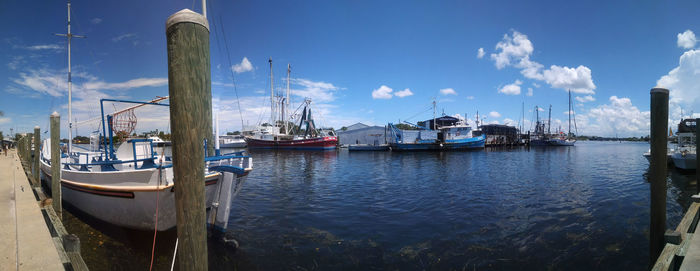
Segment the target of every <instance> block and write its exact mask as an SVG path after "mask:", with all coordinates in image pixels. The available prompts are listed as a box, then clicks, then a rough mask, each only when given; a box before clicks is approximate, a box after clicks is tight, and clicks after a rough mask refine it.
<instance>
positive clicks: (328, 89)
mask: <svg viewBox="0 0 700 271" xmlns="http://www.w3.org/2000/svg"><path fill="white" fill-rule="evenodd" d="M291 83H292V84H294V85H297V86H301V87H303V88H302V89H292V90H291V92H292V94H293V95H296V96H299V97H302V98H311V99H312V100H313V101H314V102H331V101H333V100H335V92H336V91H338V90H340V88H339V87H337V86H334V85H333V84H331V83H326V82H323V81H311V80H309V79H303V78H292V79H291Z"/></svg>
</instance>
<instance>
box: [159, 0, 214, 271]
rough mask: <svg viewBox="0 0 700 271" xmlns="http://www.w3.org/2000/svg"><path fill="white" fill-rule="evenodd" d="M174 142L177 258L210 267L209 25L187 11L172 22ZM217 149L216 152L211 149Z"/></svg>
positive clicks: (185, 265) (189, 265) (192, 266)
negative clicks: (206, 181) (206, 168)
mask: <svg viewBox="0 0 700 271" xmlns="http://www.w3.org/2000/svg"><path fill="white" fill-rule="evenodd" d="M166 37H167V48H168V90H169V94H170V123H171V127H172V138H171V140H172V142H173V172H174V177H175V208H176V214H177V237H178V240H179V245H178V255H177V257H176V259H177V262H178V267H179V269H180V270H207V268H208V264H207V231H206V211H205V208H206V206H205V200H206V199H205V194H204V139H205V138H209V140H208V143H209V144H207V145H208V147H209V148H211V146H213V144H212V143H213V141H212V140H211V137H212V129H211V127H212V125H211V120H212V114H211V73H210V69H211V67H210V66H211V64H210V62H209V61H210V60H209V59H210V57H209V24H208V22H207V20H206V18H204V17H203V16H202V15H200V14H197V13H195V12H192V11H191V10H188V9H184V10H181V11H178V12H177V13H175V14H173V15H171V16H170V17H169V18H168V20H167V21H166ZM210 153H212V152H210Z"/></svg>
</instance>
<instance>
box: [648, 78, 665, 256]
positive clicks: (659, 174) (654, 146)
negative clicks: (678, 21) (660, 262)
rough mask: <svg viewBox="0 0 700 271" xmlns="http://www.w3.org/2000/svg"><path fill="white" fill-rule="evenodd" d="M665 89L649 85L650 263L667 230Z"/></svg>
mask: <svg viewBox="0 0 700 271" xmlns="http://www.w3.org/2000/svg"><path fill="white" fill-rule="evenodd" d="M667 130H668V89H664V88H653V89H651V133H650V136H651V163H650V165H651V166H650V168H649V184H650V186H651V207H650V208H651V209H650V216H651V219H650V222H649V224H650V225H649V257H650V262H651V263H652V264H653V263H654V262H656V259H657V258H658V257H659V255H660V254H661V250H662V249H663V248H664V232H665V231H666V159H667V157H666V155H667V153H666V148H667V144H668V134H667Z"/></svg>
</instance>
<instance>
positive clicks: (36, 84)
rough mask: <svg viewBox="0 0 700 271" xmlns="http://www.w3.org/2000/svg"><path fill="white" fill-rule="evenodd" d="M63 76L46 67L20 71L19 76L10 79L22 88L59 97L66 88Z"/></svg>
mask: <svg viewBox="0 0 700 271" xmlns="http://www.w3.org/2000/svg"><path fill="white" fill-rule="evenodd" d="M65 80H66V79H65V78H64V76H62V75H59V74H57V73H56V72H53V71H49V70H46V69H40V70H29V71H27V72H20V73H19V78H15V79H13V80H12V82H13V83H15V84H17V85H18V86H19V87H21V88H24V89H29V90H33V91H36V92H38V93H40V94H47V95H50V96H53V97H60V96H62V95H63V92H64V91H65V89H66V88H68V85H67V83H64V82H65Z"/></svg>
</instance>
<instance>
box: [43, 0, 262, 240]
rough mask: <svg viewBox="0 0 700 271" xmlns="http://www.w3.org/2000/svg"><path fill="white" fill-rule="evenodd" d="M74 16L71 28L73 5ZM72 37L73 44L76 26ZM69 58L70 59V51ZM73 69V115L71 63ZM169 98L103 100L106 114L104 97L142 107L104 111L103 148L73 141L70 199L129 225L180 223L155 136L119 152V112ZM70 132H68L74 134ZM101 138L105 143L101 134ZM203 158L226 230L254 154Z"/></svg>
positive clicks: (210, 218)
mask: <svg viewBox="0 0 700 271" xmlns="http://www.w3.org/2000/svg"><path fill="white" fill-rule="evenodd" d="M68 14H69V17H68V22H69V23H68V25H69V27H70V3H69V4H68ZM67 36H68V37H69V39H68V41H69V43H68V44H69V45H68V48H70V37H71V34H70V28H69V30H68V35H67ZM69 50H70V49H69ZM68 56H69V61H68V63H70V51H69V52H68ZM68 72H69V76H68V78H69V79H68V91H69V95H68V97H69V102H68V112H69V114H68V115H69V116H70V115H71V110H72V108H71V101H70V97H71V95H70V91H71V87H70V86H71V81H70V65H69V68H68ZM165 99H167V97H160V98H158V99H155V100H153V101H149V102H134V101H124V100H113V99H101V100H100V107H101V110H102V111H101V112H105V111H104V106H103V102H104V101H110V102H119V103H135V104H137V105H135V106H132V107H130V108H127V109H124V110H120V111H118V112H114V113H109V114H104V113H103V114H102V116H101V117H102V122H101V127H102V130H103V131H102V134H103V135H107V136H105V137H104V139H102V141H101V142H99V144H94V142H92V143H93V144H91V146H93V145H96V146H97V147H98V150H97V151H95V150H91V151H86V152H77V151H74V150H73V149H72V148H71V147H72V146H71V144H70V143H69V146H68V150H67V152H66V153H65V154H62V155H61V156H62V158H61V176H60V182H61V193H62V199H63V201H64V202H66V203H67V204H70V205H72V206H73V207H75V208H77V209H78V210H80V211H82V212H84V213H86V214H88V215H90V216H92V217H95V218H97V219H100V220H102V221H104V222H107V223H109V224H113V225H117V226H121V227H125V228H130V229H137V230H154V229H155V230H158V231H164V230H168V229H171V228H173V227H175V226H176V215H175V212H176V210H175V193H174V191H175V190H174V189H175V188H176V182H175V181H174V177H173V175H174V174H173V168H172V166H173V164H172V162H171V159H168V158H167V157H165V155H164V153H161V154H160V155H156V152H154V148H153V147H154V142H153V139H128V140H126V141H125V142H123V143H122V144H121V145H120V146H119V147H118V149H117V150H116V151H115V150H114V147H113V146H114V145H113V142H114V140H113V137H112V134H113V132H114V131H113V129H114V127H115V123H117V121H116V120H115V119H118V118H115V116H117V115H118V114H120V113H123V112H128V111H129V110H132V111H131V113H133V110H134V109H135V108H137V107H141V106H145V105H160V106H167V104H161V103H158V102H159V101H162V100H165ZM105 116H106V120H107V121H105ZM69 120H70V117H69ZM130 121H134V123H133V125H134V127H135V120H130ZM106 127H108V128H106ZM116 127H118V125H117V126H116ZM70 130H71V129H69V133H68V134H69V138H72V134H71V133H70ZM107 131H109V132H108V133H107ZM126 134H129V133H126ZM96 138H97V140H98V141H100V137H99V136H98V137H96ZM69 142H70V141H69ZM50 146H51V140H50V139H45V140H44V141H43V145H42V149H41V156H40V158H41V159H40V164H41V166H40V168H41V170H42V172H43V173H44V174H45V175H46V176H47V177H48V179H50V178H51V177H52V176H51V175H52V172H51V149H50ZM202 162H203V163H204V176H205V177H204V179H203V180H201V181H202V182H203V184H204V186H205V194H206V210H207V223H208V225H210V226H212V227H213V228H215V229H220V230H221V229H226V227H227V225H228V217H229V211H230V207H231V201H232V200H233V198H234V197H235V196H236V195H237V193H238V192H239V191H240V189H241V187H242V185H243V183H244V181H245V178H246V176H247V175H248V173H249V172H250V171H251V170H252V166H253V165H252V158H250V157H248V156H245V155H244V153H242V152H240V153H233V154H228V155H217V156H211V157H206V158H205V161H202ZM49 187H50V186H49Z"/></svg>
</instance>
